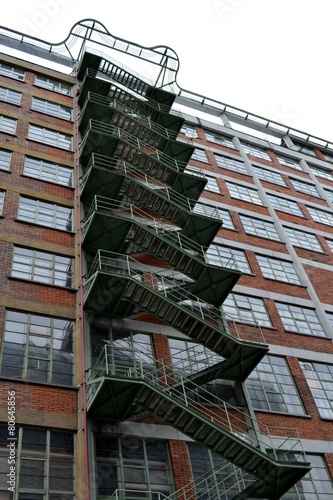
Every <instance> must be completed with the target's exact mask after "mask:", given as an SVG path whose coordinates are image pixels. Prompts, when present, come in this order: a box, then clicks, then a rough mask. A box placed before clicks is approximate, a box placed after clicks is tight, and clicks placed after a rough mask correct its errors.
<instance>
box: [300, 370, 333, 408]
mask: <svg viewBox="0 0 333 500" xmlns="http://www.w3.org/2000/svg"><path fill="white" fill-rule="evenodd" d="M301 367H302V369H303V373H304V376H305V378H306V380H307V382H308V384H309V387H310V390H311V393H312V396H313V398H314V400H315V402H316V405H317V407H318V410H319V413H320V416H321V417H322V418H333V365H326V364H323V363H314V362H312V363H311V362H309V361H303V362H301Z"/></svg>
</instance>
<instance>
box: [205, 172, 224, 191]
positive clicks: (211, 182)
mask: <svg viewBox="0 0 333 500" xmlns="http://www.w3.org/2000/svg"><path fill="white" fill-rule="evenodd" d="M205 179H207V184H206V186H205V189H206V190H207V191H211V192H212V193H221V190H220V188H219V185H218V183H217V180H216V179H215V177H210V176H209V175H206V176H205Z"/></svg>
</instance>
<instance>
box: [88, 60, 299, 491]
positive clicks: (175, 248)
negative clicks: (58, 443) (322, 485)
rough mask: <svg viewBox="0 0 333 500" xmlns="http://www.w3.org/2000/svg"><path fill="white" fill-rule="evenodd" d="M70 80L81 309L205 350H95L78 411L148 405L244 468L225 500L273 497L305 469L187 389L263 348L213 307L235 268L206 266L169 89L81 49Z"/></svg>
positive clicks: (231, 373)
mask: <svg viewBox="0 0 333 500" xmlns="http://www.w3.org/2000/svg"><path fill="white" fill-rule="evenodd" d="M78 78H79V80H81V82H82V85H81V89H80V95H79V104H80V106H81V114H80V122H79V127H80V131H81V136H82V141H81V151H80V154H81V166H82V178H81V201H82V204H83V206H84V213H85V216H84V219H83V221H82V228H81V229H82V246H83V249H84V251H85V253H86V256H87V262H88V267H89V268H88V272H87V276H86V279H85V283H84V305H85V308H86V310H88V311H94V312H97V313H100V314H107V315H110V316H113V317H121V318H128V317H135V316H136V315H139V314H140V313H142V312H145V313H149V314H151V315H153V316H155V317H156V318H157V319H158V320H160V321H161V322H162V323H163V324H167V325H169V326H171V327H173V328H175V329H176V330H178V331H179V332H181V333H182V334H184V335H186V336H187V337H188V338H189V339H191V340H193V341H194V342H195V343H198V344H202V345H203V346H205V347H206V348H208V349H209V350H210V351H211V352H212V363H211V364H208V365H207V366H206V367H205V368H204V369H203V370H200V371H198V370H195V369H192V370H191V371H190V372H189V373H186V376H185V375H184V372H183V371H182V370H181V369H178V368H177V366H176V365H171V363H170V360H164V361H163V360H158V361H156V360H153V359H151V362H147V357H146V356H145V358H144V360H143V359H142V358H140V353H137V352H135V351H134V350H129V351H128V352H124V350H123V349H122V351H121V352H120V351H119V350H117V348H116V347H115V346H112V345H109V346H105V350H104V351H103V352H102V353H101V356H100V358H99V360H98V361H97V363H96V364H95V366H93V367H92V369H91V375H90V379H89V382H88V393H87V400H88V412H89V415H90V416H91V417H92V418H96V419H99V418H100V419H105V420H112V421H121V420H125V419H128V418H130V417H132V416H133V415H135V414H137V413H139V412H141V411H149V412H152V413H153V414H154V415H156V416H157V417H158V418H160V419H162V420H164V421H165V422H166V423H167V424H169V425H171V426H173V427H175V428H176V429H177V430H179V431H181V432H183V433H184V434H186V435H187V436H189V437H190V438H192V439H194V440H195V441H196V442H199V443H201V444H203V445H204V446H206V447H208V448H210V449H211V450H213V451H215V452H217V453H219V454H220V455H222V456H223V457H225V458H226V459H227V460H228V461H230V462H232V463H233V464H235V465H236V466H238V467H240V468H241V469H242V470H243V471H244V474H249V475H250V476H251V478H252V480H251V482H250V483H249V485H248V486H246V487H244V489H243V491H241V493H239V492H238V493H236V492H235V494H234V495H233V496H232V498H239V499H240V498H269V499H276V498H280V496H281V495H283V494H284V493H285V492H286V491H288V490H289V489H290V488H291V487H292V486H293V485H294V484H295V483H296V482H297V481H298V480H299V479H300V478H302V477H303V476H304V474H306V473H307V472H308V471H309V465H308V464H306V463H304V462H303V463H300V462H297V460H296V458H295V455H294V454H292V453H289V454H288V456H287V455H286V453H285V447H284V446H282V448H281V450H280V451H279V452H277V451H276V449H274V442H275V443H276V442H277V441H278V442H281V440H282V434H281V435H279V434H278V433H277V435H276V436H275V438H276V439H275V441H274V439H273V440H272V441H270V440H269V437H268V433H266V432H265V429H264V428H263V427H262V426H259V425H258V424H257V422H255V421H253V419H251V418H250V417H249V415H247V414H244V413H241V412H240V411H239V410H238V409H236V408H232V407H231V406H229V405H227V404H226V403H223V402H221V404H219V406H218V408H217V409H214V408H213V405H211V404H209V405H207V404H206V405H200V404H199V403H198V401H197V399H195V398H194V397H193V392H195V391H196V390H200V386H202V384H207V383H208V382H210V381H212V380H214V379H217V378H223V379H226V380H233V381H238V382H243V381H244V380H245V379H246V378H247V376H248V375H249V374H250V373H251V371H252V370H253V369H254V368H255V366H256V365H257V364H258V363H259V361H260V360H261V359H262V358H263V356H264V355H265V354H266V353H267V350H268V348H267V346H266V345H265V344H262V343H260V342H259V341H258V339H254V338H253V337H252V330H251V331H250V327H249V326H248V327H243V329H241V328H240V329H238V330H237V329H236V327H235V324H234V323H231V322H229V321H227V320H226V319H225V318H224V317H223V316H222V315H221V312H220V306H221V304H222V303H223V301H224V299H225V298H226V297H227V295H228V294H229V293H230V291H231V290H232V288H233V286H234V285H235V283H236V282H237V280H238V278H239V276H240V273H239V272H238V271H237V270H236V269H235V268H233V266H230V267H228V266H226V267H225V268H224V267H215V266H213V265H210V264H209V263H208V262H207V258H206V253H205V252H206V250H207V248H208V247H209V245H210V244H211V243H212V241H213V239H214V237H215V236H216V234H217V232H218V230H219V228H220V227H221V223H222V221H221V220H220V218H219V215H218V213H215V211H214V210H213V209H212V208H211V207H208V206H205V205H204V204H203V203H201V202H199V201H198V200H199V197H200V195H201V193H202V191H203V189H204V187H205V184H206V179H205V177H204V175H203V174H201V173H200V172H196V173H195V175H194V174H193V173H191V172H189V171H187V170H186V166H187V163H188V161H189V159H190V158H191V155H192V152H193V146H191V145H190V144H188V143H186V142H181V141H177V140H176V138H177V135H178V133H179V131H180V128H181V126H182V123H183V119H182V118H181V117H180V116H179V115H178V114H176V113H174V112H171V106H172V104H173V102H174V98H175V96H174V95H173V94H172V93H170V92H167V91H165V90H163V89H162V88H156V87H154V86H151V85H149V84H148V83H146V82H145V81H143V80H141V79H139V78H138V77H136V76H135V75H133V74H130V73H129V72H128V71H127V70H124V69H122V68H121V67H120V66H118V65H117V64H115V63H114V62H111V61H108V60H106V59H104V58H103V57H102V56H98V55H95V54H92V53H89V52H86V53H85V55H84V57H83V59H82V62H81V66H80V69H79V74H78ZM207 213H209V215H210V216H207ZM147 254H149V255H150V258H154V262H155V263H156V264H155V265H154V268H153V269H152V268H151V267H149V266H147V265H146V264H145V262H146V261H145V256H146V255H147ZM248 334H251V335H248ZM246 338H248V339H247V340H246ZM217 358H218V359H219V361H218V362H216V359H217ZM293 457H294V459H293ZM192 490H193V487H192ZM192 490H191V487H190V486H189V488H188V492H189V491H192ZM184 491H185V490H184ZM182 495H183V493H182ZM184 495H185V493H184ZM184 495H183V496H182V498H190V497H193V491H192V493H191V495H187V496H186V495H185V496H184ZM132 497H133V494H132ZM123 498H126V495H125V497H123ZM221 498H223V497H222V496H221ZM228 498H231V497H230V496H229V497H228Z"/></svg>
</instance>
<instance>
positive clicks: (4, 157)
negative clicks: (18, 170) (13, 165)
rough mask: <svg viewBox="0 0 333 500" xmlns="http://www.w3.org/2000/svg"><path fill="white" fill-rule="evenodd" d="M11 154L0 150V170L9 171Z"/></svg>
mask: <svg viewBox="0 0 333 500" xmlns="http://www.w3.org/2000/svg"><path fill="white" fill-rule="evenodd" d="M11 159H12V152H11V151H6V150H5V149H0V170H9V167H10V162H11Z"/></svg>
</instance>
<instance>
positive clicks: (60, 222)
mask: <svg viewBox="0 0 333 500" xmlns="http://www.w3.org/2000/svg"><path fill="white" fill-rule="evenodd" d="M18 218H19V220H22V221H26V222H30V223H32V224H39V225H41V226H48V227H52V228H54V229H60V230H62V231H71V230H72V209H71V208H68V207H63V206H61V205H55V204H54V203H47V202H45V201H41V200H33V199H31V198H24V197H23V196H21V198H20V203H19V209H18Z"/></svg>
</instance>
